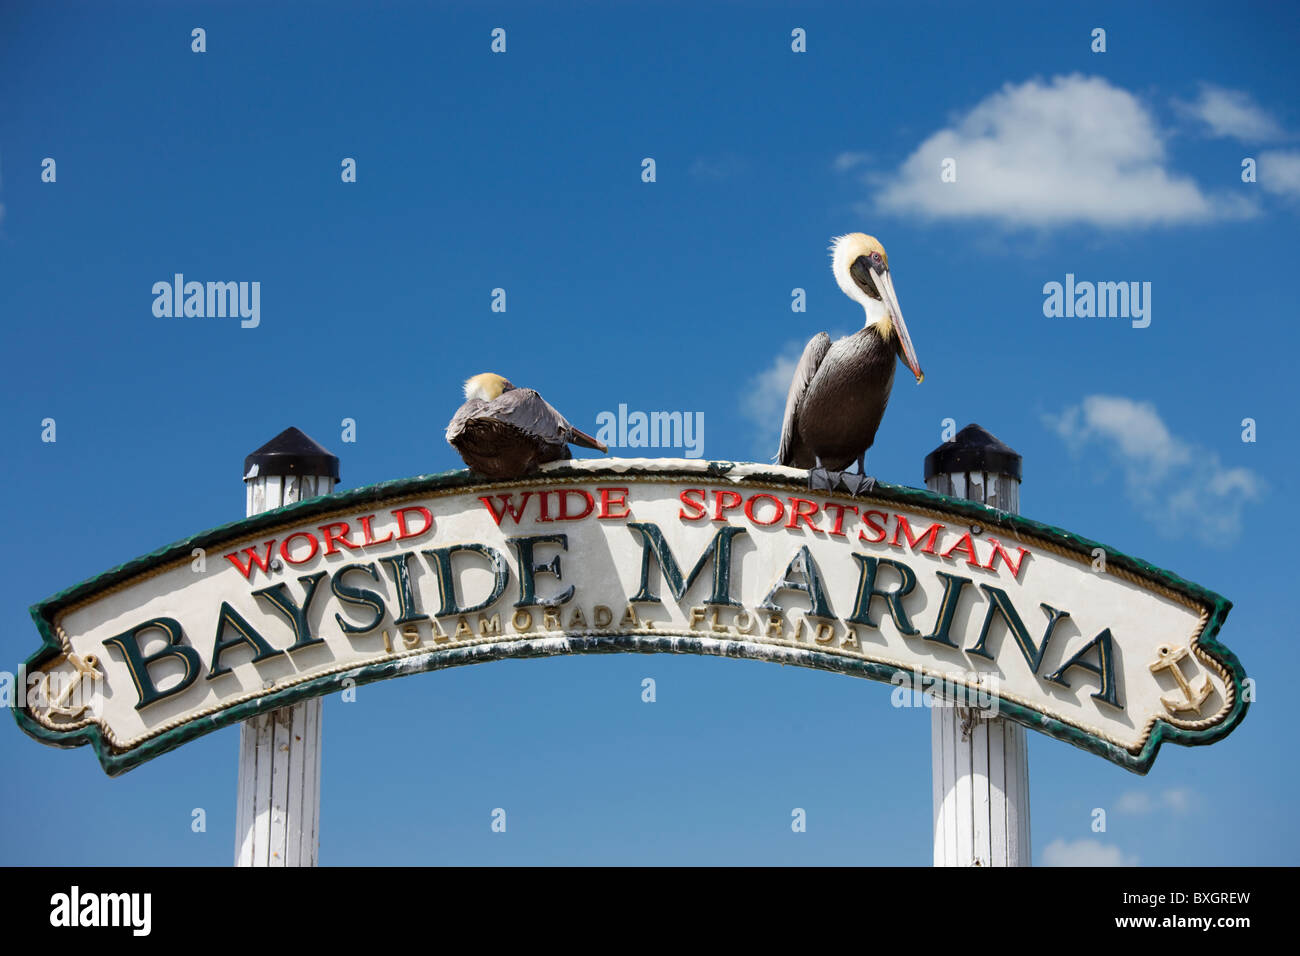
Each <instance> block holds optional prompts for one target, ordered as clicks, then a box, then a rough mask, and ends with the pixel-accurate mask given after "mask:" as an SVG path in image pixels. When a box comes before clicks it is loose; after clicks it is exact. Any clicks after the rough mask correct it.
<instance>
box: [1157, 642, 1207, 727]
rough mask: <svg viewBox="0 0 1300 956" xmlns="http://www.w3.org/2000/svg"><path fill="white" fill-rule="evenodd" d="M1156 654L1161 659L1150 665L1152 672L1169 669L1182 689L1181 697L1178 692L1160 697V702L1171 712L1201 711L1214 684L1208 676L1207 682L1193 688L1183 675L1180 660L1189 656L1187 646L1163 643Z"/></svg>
mask: <svg viewBox="0 0 1300 956" xmlns="http://www.w3.org/2000/svg"><path fill="white" fill-rule="evenodd" d="M1156 654H1157V655H1159V657H1160V659H1159V660H1158V661H1155V662H1154V663H1152V664H1151V665H1150V668H1151V673H1153V674H1156V673H1159V672H1160V671H1166V670H1167V671H1169V673H1170V674H1172V675H1173V677H1174V680H1176V681H1178V687H1179V688H1180V689H1181V690H1182V697H1181V698H1179V696H1178V695H1177V694H1175V695H1173V696H1169V697H1161V698H1160V703H1162V704H1164V705H1165V710H1167V711H1169V713H1171V714H1178V713H1181V712H1183V711H1189V710H1190V711H1191V712H1192V713H1200V710H1201V705H1202V704H1204V703H1205V699H1206V698H1207V697H1209V696H1210V694H1212V693H1213V692H1214V685H1213V684H1211V683H1210V678H1209V677H1208V676H1207V677H1206V678H1205V682H1204V683H1202V684H1201V686H1200V687H1199V688H1193V687H1192V685H1191V684H1190V683H1188V681H1187V678H1186V677H1184V676H1183V672H1182V669H1181V668H1180V667H1179V666H1178V662H1179V661H1181V660H1182V659H1183V658H1184V657H1186V656H1187V648H1185V647H1170V646H1169V645H1167V644H1162V645H1161V646H1160V647H1158V648H1156Z"/></svg>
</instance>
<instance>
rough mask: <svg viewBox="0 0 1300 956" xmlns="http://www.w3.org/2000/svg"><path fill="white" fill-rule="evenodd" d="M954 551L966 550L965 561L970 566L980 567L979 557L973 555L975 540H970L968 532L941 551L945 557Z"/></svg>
mask: <svg viewBox="0 0 1300 956" xmlns="http://www.w3.org/2000/svg"><path fill="white" fill-rule="evenodd" d="M954 551H965V552H966V563H967V564H969V565H971V566H972V567H976V568H978V567H980V563H979V559H978V558H976V557H975V542H974V541H972V540H971V537H970V532H967V533H966V534H964V535H962V536H961V537H960V538H958V539H957V543H956V544H954V545H953V546H952V547H951V548H949V549H948V550H947V551H945V552H944V553H943V556H944V557H945V558H947V557H951V556H952V554H953V552H954Z"/></svg>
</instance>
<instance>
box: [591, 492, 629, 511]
mask: <svg viewBox="0 0 1300 956" xmlns="http://www.w3.org/2000/svg"><path fill="white" fill-rule="evenodd" d="M614 492H618V497H617V498H615V497H614ZM610 505H619V506H621V507H622V509H623V510H622V511H619V512H613V511H610V510H609V508H610ZM631 514H632V512H631V511H629V510H628V507H627V489H626V488H601V489H600V514H598V515H596V517H597V518H627V517H629V516H630V515H631Z"/></svg>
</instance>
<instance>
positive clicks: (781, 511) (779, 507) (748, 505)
mask: <svg viewBox="0 0 1300 956" xmlns="http://www.w3.org/2000/svg"><path fill="white" fill-rule="evenodd" d="M759 498H766V499H767V500H768V501H770V502H772V504H774V505H776V514H775V515H774V516H773V518H772V520H771V521H759V520H758V519H757V518H755V517H754V504H755V503H756V502H757V501H758V499H759ZM784 516H785V505H783V504H781V499H779V498H776V497H774V496H772V495H769V494H757V495H750V496H749V500H748V501H746V502H745V517H746V518H748V519H749V520H750V521H752V522H754V524H757V525H770V524H776V523H777V522H778V521H780V520H781V519H782V518H783V517H784Z"/></svg>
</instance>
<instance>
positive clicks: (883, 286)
mask: <svg viewBox="0 0 1300 956" xmlns="http://www.w3.org/2000/svg"><path fill="white" fill-rule="evenodd" d="M872 278H873V280H874V281H875V283H876V288H877V289H878V290H880V295H881V296H882V297H883V298H884V300H885V307H886V308H887V309H889V315H890V318H891V320H892V321H893V323H894V331H895V332H897V333H898V344H899V347H900V348H901V349H902V352H903V361H904V362H905V363H906V364H907V367H908V368H909V369H911V370H912V374H913V375H915V376H916V384H918V385H920V384H921V382H923V381H924V380H925V373H924V372H922V371H921V363H920V361H919V360H918V359H917V357H916V349H914V348H913V347H912V337H911V336H910V335H908V334H907V323H905V322H904V321H903V310H902V309H900V308H899V307H898V295H897V293H895V292H894V280H893V279H891V278H890V277H889V270H888V269H885V270H884V271H882V272H878V273H876V274H875V275H874V276H873V277H872Z"/></svg>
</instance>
